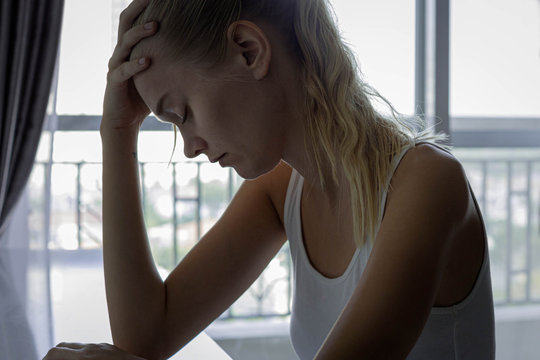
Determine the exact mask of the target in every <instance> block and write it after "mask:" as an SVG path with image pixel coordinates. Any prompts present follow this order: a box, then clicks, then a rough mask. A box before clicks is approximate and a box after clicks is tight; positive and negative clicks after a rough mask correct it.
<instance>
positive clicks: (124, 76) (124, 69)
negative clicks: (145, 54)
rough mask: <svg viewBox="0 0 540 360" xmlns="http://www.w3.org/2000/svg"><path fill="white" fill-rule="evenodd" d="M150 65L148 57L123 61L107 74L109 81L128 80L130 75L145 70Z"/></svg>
mask: <svg viewBox="0 0 540 360" xmlns="http://www.w3.org/2000/svg"><path fill="white" fill-rule="evenodd" d="M149 65H150V59H148V58H140V59H134V60H131V61H128V62H125V63H123V64H122V65H120V66H119V67H117V68H116V69H113V70H110V71H109V73H108V74H107V81H108V82H109V83H116V84H120V83H123V82H126V81H128V80H129V79H130V78H131V77H133V76H134V75H136V74H138V73H139V72H141V71H143V70H145V69H146V68H147V67H148V66H149Z"/></svg>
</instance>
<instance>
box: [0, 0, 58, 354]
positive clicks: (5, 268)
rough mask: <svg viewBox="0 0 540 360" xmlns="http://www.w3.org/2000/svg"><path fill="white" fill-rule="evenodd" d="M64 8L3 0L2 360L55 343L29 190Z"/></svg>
mask: <svg viewBox="0 0 540 360" xmlns="http://www.w3.org/2000/svg"><path fill="white" fill-rule="evenodd" d="M63 9H64V0H0V359H1V360H37V359H38V358H39V359H41V358H42V357H43V356H44V355H45V354H44V353H43V352H44V351H45V349H47V348H48V347H50V346H51V334H52V329H51V321H50V300H51V299H50V293H49V281H48V277H49V265H48V264H49V261H48V250H47V244H46V237H45V236H44V237H40V239H38V240H37V241H36V240H34V244H30V238H29V233H28V214H29V207H28V196H27V195H26V192H25V189H26V183H27V181H28V179H29V176H30V173H31V171H32V168H33V166H34V159H35V156H36V152H37V148H38V145H39V141H40V138H41V133H42V129H43V125H44V121H45V118H46V115H47V107H48V104H49V98H50V92H51V85H52V81H53V76H54V70H55V65H56V63H57V53H58V46H59V42H60V30H61V24H62V17H63ZM44 227H45V226H44ZM45 228H46V227H45Z"/></svg>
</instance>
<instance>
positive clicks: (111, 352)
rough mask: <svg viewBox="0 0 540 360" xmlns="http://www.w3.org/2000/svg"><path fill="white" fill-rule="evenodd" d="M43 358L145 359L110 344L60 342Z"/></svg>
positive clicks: (62, 359)
mask: <svg viewBox="0 0 540 360" xmlns="http://www.w3.org/2000/svg"><path fill="white" fill-rule="evenodd" d="M43 360H144V359H143V358H141V357H138V356H135V355H131V354H128V353H126V352H124V351H122V350H120V349H119V348H117V347H116V346H114V345H110V344H105V343H102V344H80V343H66V342H63V343H60V344H58V345H56V346H55V347H53V348H52V349H51V350H49V352H48V353H47V355H45V357H44V358H43Z"/></svg>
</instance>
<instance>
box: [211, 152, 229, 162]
mask: <svg viewBox="0 0 540 360" xmlns="http://www.w3.org/2000/svg"><path fill="white" fill-rule="evenodd" d="M226 154H227V153H225V154H222V155H221V156H220V157H218V158H215V159H214V160H210V162H211V163H212V164H214V163H217V162H218V161H219V160H221V159H222V158H223V157H224V156H225V155H226Z"/></svg>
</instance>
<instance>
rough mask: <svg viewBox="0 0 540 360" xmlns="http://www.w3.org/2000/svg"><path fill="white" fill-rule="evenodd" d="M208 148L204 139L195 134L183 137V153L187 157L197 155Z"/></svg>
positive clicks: (191, 157)
mask: <svg viewBox="0 0 540 360" xmlns="http://www.w3.org/2000/svg"><path fill="white" fill-rule="evenodd" d="M207 148H208V144H207V143H206V141H204V140H203V139H201V138H200V137H198V136H196V137H193V138H191V139H184V155H185V156H186V157H187V158H190V159H193V158H194V157H197V156H199V155H200V154H201V153H202V152H203V151H204V150H206V149H207Z"/></svg>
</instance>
